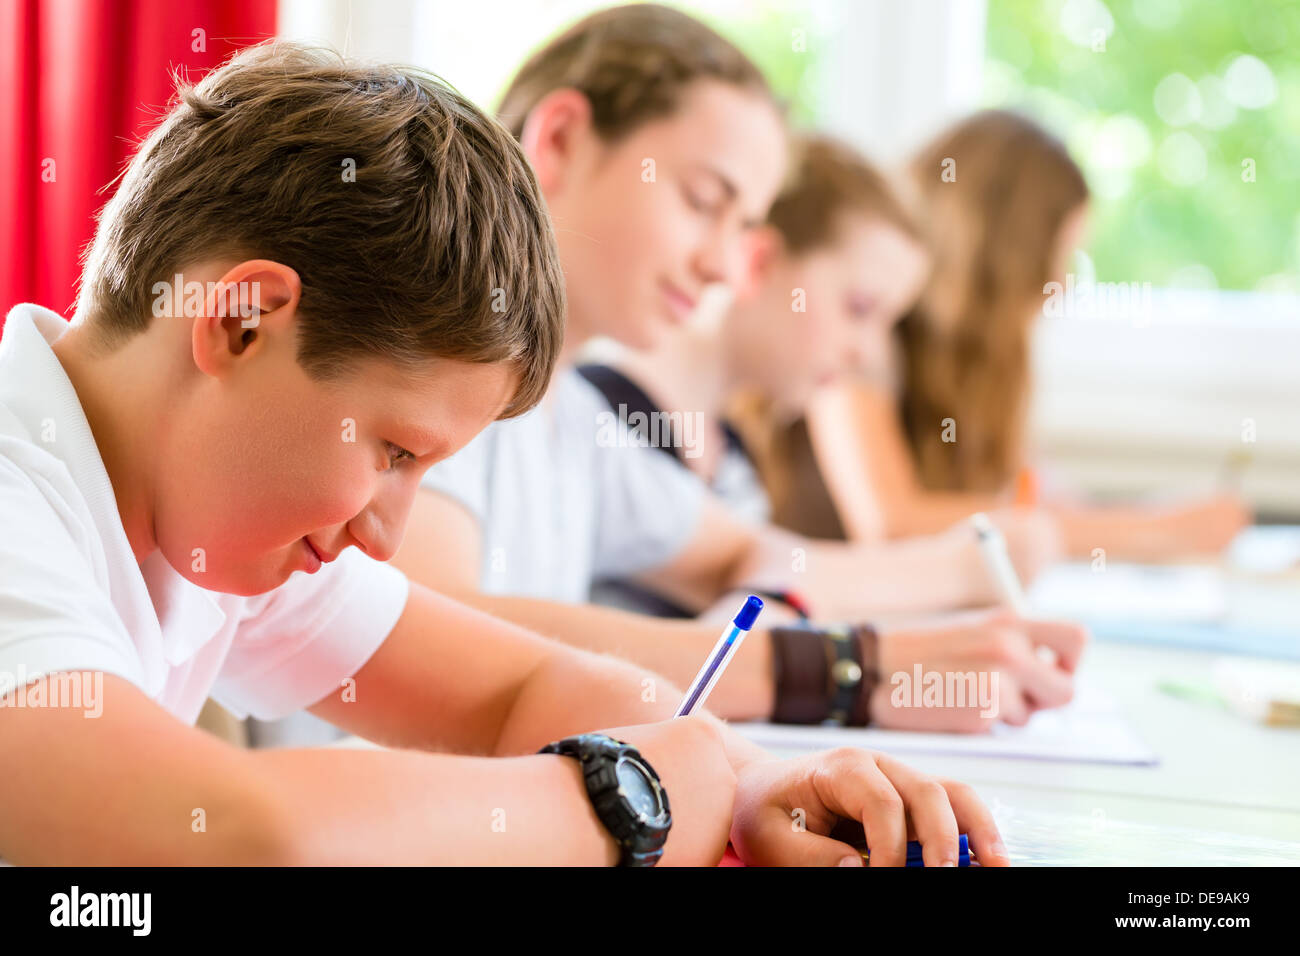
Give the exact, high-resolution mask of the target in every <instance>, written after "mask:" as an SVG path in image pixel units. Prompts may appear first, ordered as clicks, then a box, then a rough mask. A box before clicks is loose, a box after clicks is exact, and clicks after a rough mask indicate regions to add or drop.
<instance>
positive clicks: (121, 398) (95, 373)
mask: <svg viewBox="0 0 1300 956" xmlns="http://www.w3.org/2000/svg"><path fill="white" fill-rule="evenodd" d="M90 339H91V334H90V333H89V332H88V331H87V330H86V329H85V327H84V326H80V325H74V326H72V327H71V328H69V329H68V331H67V332H65V333H64V334H63V335H62V336H60V337H59V339H58V341H57V342H55V343H54V345H53V346H52V348H53V351H54V355H55V357H56V358H57V359H58V360H59V364H60V365H62V366H63V371H64V374H66V375H67V376H68V380H69V381H70V382H71V383H72V387H73V389H74V390H75V391H76V393H77V399H78V400H79V401H80V403H81V408H82V411H83V412H84V413H85V416H86V421H87V423H88V424H89V425H90V432H91V435H92V436H93V437H94V439H95V445H96V447H97V448H98V450H99V457H100V459H101V460H102V461H103V463H104V470H105V472H107V474H108V480H109V482H110V483H111V484H112V486H113V496H114V498H115V499H116V500H117V511H118V515H119V517H120V518H121V521H122V528H123V530H124V531H125V532H126V537H127V540H128V541H129V542H130V544H131V551H132V553H133V554H134V555H135V559H136V561H137V563H139V562H143V561H144V559H145V558H146V557H148V556H149V555H150V554H152V553H153V552H154V551H155V550H157V548H158V541H157V538H156V536H155V533H154V525H153V507H152V501H153V500H154V483H153V476H154V474H155V473H156V472H155V468H156V466H157V464H158V463H157V462H156V461H155V455H156V451H157V448H158V447H159V439H160V429H161V427H162V425H163V422H162V420H161V418H162V409H163V408H164V407H165V404H166V403H165V402H164V401H162V400H161V397H160V396H157V395H155V394H154V393H153V392H152V389H153V388H154V387H156V385H157V382H158V381H159V380H160V379H154V378H152V377H151V376H142V375H140V374H139V371H138V370H139V369H141V368H155V369H161V368H163V367H165V366H163V365H162V364H161V363H160V362H150V363H149V364H146V362H145V361H142V360H141V359H139V358H138V357H137V358H128V356H130V355H131V354H132V352H133V350H147V349H149V348H151V347H152V346H153V345H154V343H153V342H152V336H150V335H149V334H148V333H142V334H140V335H137V336H135V337H134V338H132V339H131V340H130V341H128V342H127V343H126V344H124V345H123V346H121V347H120V348H118V349H117V350H115V351H113V352H110V353H107V354H92V349H91V342H90ZM127 369H135V370H136V371H135V372H134V373H132V374H124V372H125V371H126V370H127Z"/></svg>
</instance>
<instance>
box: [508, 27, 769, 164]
mask: <svg viewBox="0 0 1300 956" xmlns="http://www.w3.org/2000/svg"><path fill="white" fill-rule="evenodd" d="M701 79H713V80H719V81H721V82H723V83H728V84H730V85H732V86H736V87H740V88H741V89H747V90H751V91H753V92H754V93H757V94H759V95H760V96H764V97H766V98H768V99H769V100H772V101H773V104H774V105H775V100H774V98H773V96H772V93H771V90H770V88H769V87H768V84H767V80H766V79H765V78H764V76H763V74H762V71H760V70H759V68H758V67H757V66H755V65H754V64H753V62H752V61H750V59H749V58H748V57H747V56H745V54H744V53H742V52H741V51H740V50H739V49H738V48H737V47H736V46H735V45H734V44H732V43H731V42H730V41H729V40H727V39H725V38H723V37H722V36H721V35H719V34H718V33H717V32H715V31H714V30H712V29H710V28H709V27H707V26H705V25H704V24H703V23H701V22H700V21H699V20H696V19H694V18H692V17H689V16H687V15H686V14H684V13H682V12H680V11H678V10H674V9H672V8H671V7H664V6H660V5H659V4H654V3H638V4H631V5H628V6H620V7H613V8H611V9H608V10H600V11H598V12H596V13H593V14H591V15H590V16H588V17H584V18H583V19H582V20H579V21H578V22H577V23H575V24H574V25H573V26H571V27H569V29H567V30H565V31H564V32H563V33H561V34H560V35H559V36H558V37H556V38H555V39H553V40H551V41H550V42H549V43H547V44H546V45H545V46H543V47H542V48H541V49H540V50H538V51H537V52H536V53H534V54H533V55H532V56H531V57H529V58H528V61H527V62H526V63H525V64H524V65H523V66H522V67H521V68H520V70H519V72H518V73H516V74H515V78H514V80H512V81H511V83H510V87H509V89H507V90H506V93H505V95H504V96H503V97H502V98H501V105H500V107H499V108H498V109H497V115H498V116H499V117H500V118H501V121H502V122H503V123H505V124H506V127H507V128H508V129H509V130H510V132H511V133H513V134H514V135H515V137H516V138H518V137H519V136H520V135H521V134H522V133H523V129H524V120H525V119H527V117H528V114H529V113H530V112H531V111H532V110H533V107H535V106H536V105H537V104H538V102H539V101H540V100H541V99H542V97H544V96H546V95H547V94H548V93H550V92H552V91H553V90H558V89H565V88H569V89H575V90H577V91H578V92H580V93H582V94H583V95H584V96H585V97H586V98H587V100H588V101H589V102H590V103H591V116H592V124H593V125H594V126H595V128H596V131H597V132H598V133H599V134H600V135H601V136H602V137H603V138H604V139H605V140H606V141H614V140H616V139H618V138H619V137H620V136H622V135H624V134H625V133H628V132H630V131H631V130H633V129H635V128H637V127H639V126H641V125H643V124H645V123H647V122H649V121H651V120H655V119H661V118H663V117H666V116H670V115H672V113H673V112H674V111H675V110H676V109H677V107H678V106H679V105H680V103H681V98H682V94H683V92H684V91H685V89H686V87H687V86H689V85H690V84H691V83H692V82H694V81H696V80H701Z"/></svg>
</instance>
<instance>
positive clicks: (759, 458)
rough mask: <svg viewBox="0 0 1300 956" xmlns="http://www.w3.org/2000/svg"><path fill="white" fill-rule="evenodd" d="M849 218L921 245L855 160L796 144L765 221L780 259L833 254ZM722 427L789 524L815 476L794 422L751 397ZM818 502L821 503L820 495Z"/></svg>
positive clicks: (878, 182) (840, 149) (891, 198)
mask: <svg viewBox="0 0 1300 956" xmlns="http://www.w3.org/2000/svg"><path fill="white" fill-rule="evenodd" d="M852 218H856V219H860V220H867V221H871V222H880V223H883V224H884V225H886V226H888V227H890V228H891V229H895V230H897V231H898V232H900V233H902V234H903V235H905V236H908V237H909V238H911V239H913V240H914V241H916V242H917V243H918V244H923V243H924V235H923V233H922V230H921V228H920V227H919V226H918V224H917V221H916V219H915V218H914V217H913V216H912V214H911V212H910V211H909V210H908V208H907V207H906V206H905V205H904V203H903V202H902V201H901V200H900V198H899V197H898V195H897V193H895V191H894V190H893V188H892V187H891V186H890V184H889V182H888V180H887V179H886V178H885V176H884V175H882V174H881V172H880V171H879V170H877V169H876V168H875V167H874V166H872V165H871V163H869V162H868V161H867V160H866V159H864V158H863V157H862V155H861V154H859V153H858V152H857V151H856V150H854V149H853V148H852V147H850V146H848V145H846V144H844V143H842V142H839V141H838V140H835V139H832V138H830V137H827V136H820V135H817V136H807V137H804V138H801V139H799V140H797V141H796V142H795V144H794V161H793V164H792V170H791V172H790V175H789V176H788V177H787V179H786V183H785V185H784V187H783V188H782V190H781V194H780V195H779V196H778V197H777V199H776V201H775V202H774V203H773V204H772V208H771V210H770V211H769V213H768V217H767V222H768V225H769V226H771V227H772V228H774V229H775V230H776V231H777V232H778V233H779V234H780V236H781V240H782V246H783V249H784V251H785V252H786V253H787V254H789V255H793V256H803V255H808V254H809V253H813V252H817V251H818V250H821V249H825V248H827V247H830V246H834V245H835V244H836V243H837V242H839V241H840V240H841V238H842V235H843V227H844V224H845V222H846V221H847V220H849V219H852ZM727 419H728V421H729V422H730V423H731V425H732V427H733V428H735V429H736V431H737V433H738V434H739V435H740V436H741V439H742V440H743V441H744V443H745V448H746V450H747V451H748V452H749V454H750V456H751V457H752V458H753V460H754V463H755V465H756V467H757V468H758V472H759V474H760V476H761V477H762V479H763V484H764V487H765V488H766V490H767V494H768V498H769V499H770V501H771V502H772V514H773V518H774V519H775V520H776V521H777V522H778V523H789V522H792V521H795V520H797V519H796V516H795V514H794V512H795V511H797V510H799V509H801V508H802V504H801V502H804V501H806V499H807V496H806V495H805V493H804V492H805V490H806V489H807V488H808V487H809V484H810V480H809V477H810V472H809V469H810V468H811V469H812V471H813V472H815V469H816V466H815V464H813V463H812V458H811V454H810V452H809V448H808V444H807V436H806V430H805V429H804V428H803V424H802V421H800V422H797V423H795V424H794V425H791V424H790V423H789V421H787V420H782V419H781V418H780V417H779V416H778V415H777V414H776V410H775V409H773V408H772V407H771V403H770V402H769V401H768V399H767V397H766V396H762V395H754V394H743V395H738V396H736V397H735V399H734V400H733V401H732V402H731V403H730V405H729V407H728V409H727ZM818 483H819V482H818ZM821 498H823V499H826V501H827V502H829V498H828V496H827V494H826V493H825V491H824V489H823V490H822V492H821ZM832 508H833V506H832Z"/></svg>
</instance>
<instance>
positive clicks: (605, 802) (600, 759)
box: [538, 734, 672, 866]
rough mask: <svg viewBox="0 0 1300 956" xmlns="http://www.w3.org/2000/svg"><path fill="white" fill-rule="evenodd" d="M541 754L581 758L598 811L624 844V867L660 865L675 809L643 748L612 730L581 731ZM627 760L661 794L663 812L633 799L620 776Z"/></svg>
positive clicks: (648, 785) (617, 840) (586, 782)
mask: <svg viewBox="0 0 1300 956" xmlns="http://www.w3.org/2000/svg"><path fill="white" fill-rule="evenodd" d="M538 753H543V754H560V755H562V756H565V757H573V758H575V759H576V760H578V762H579V763H580V765H581V766H582V779H583V783H584V784H585V786H586V788H587V797H588V798H589V799H590V800H591V805H592V807H593V809H594V810H595V811H596V816H597V818H598V819H599V820H600V822H601V824H602V825H603V826H604V827H605V829H606V830H607V831H608V832H609V834H610V836H611V837H613V838H614V842H615V843H617V844H618V846H619V851H620V858H619V865H620V866H654V865H655V864H656V863H658V862H659V858H660V857H661V856H663V852H664V843H665V842H666V841H667V839H668V831H669V829H670V828H671V827H672V813H671V811H670V809H669V806H668V794H667V792H666V791H665V790H664V788H663V785H662V784H661V783H660V782H659V775H658V774H657V773H655V771H654V768H653V767H651V766H650V764H649V763H647V762H646V760H645V758H644V757H642V756H641V753H640V751H638V750H637V749H636V748H635V747H633V746H632V745H631V744H628V743H624V742H623V741H621V740H615V739H614V738H613V737H610V736H608V735H607V734H579V735H578V736H576V737H566V738H564V739H563V740H557V741H555V742H554V743H550V744H547V745H546V746H545V747H543V748H542V749H541V750H539V751H538ZM621 763H631V764H633V765H634V769H635V772H636V773H637V774H638V776H640V777H641V778H643V779H644V781H645V784H646V786H647V787H649V788H650V789H651V790H652V791H653V792H654V793H655V795H656V797H657V800H658V803H659V805H660V807H661V812H660V813H658V814H657V815H655V816H653V817H651V816H649V815H647V814H646V813H644V812H641V811H639V810H638V809H637V808H636V807H635V806H634V805H633V804H632V802H631V801H630V800H629V799H628V797H627V795H626V793H625V792H624V790H623V788H622V783H621V781H620V779H619V765H620V764H621Z"/></svg>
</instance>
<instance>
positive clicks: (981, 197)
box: [796, 111, 1247, 560]
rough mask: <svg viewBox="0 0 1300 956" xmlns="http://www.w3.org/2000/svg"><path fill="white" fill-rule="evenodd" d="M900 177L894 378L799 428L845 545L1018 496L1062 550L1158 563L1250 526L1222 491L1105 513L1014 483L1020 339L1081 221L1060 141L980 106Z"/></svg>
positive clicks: (841, 398) (923, 527)
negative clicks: (922, 268)
mask: <svg viewBox="0 0 1300 956" xmlns="http://www.w3.org/2000/svg"><path fill="white" fill-rule="evenodd" d="M910 171H911V174H912V175H911V179H912V181H913V183H914V185H915V188H916V197H917V200H918V204H919V209H920V211H921V213H922V214H923V215H924V217H925V219H926V222H927V225H928V231H929V234H930V246H931V250H932V254H933V257H934V266H935V267H934V271H933V274H932V276H931V279H930V282H929V284H928V286H927V288H926V290H925V292H924V294H923V295H922V297H921V299H920V302H919V303H918V305H917V307H916V308H915V309H914V310H913V311H912V312H911V313H910V314H909V315H908V316H907V317H906V318H905V319H904V320H903V321H902V322H901V323H900V324H899V326H898V332H897V343H898V349H897V359H896V361H895V362H894V364H893V366H892V368H890V369H886V370H883V371H882V372H881V373H880V374H877V375H876V376H875V377H874V378H871V379H863V380H857V381H854V382H849V383H845V384H843V385H840V386H837V387H834V388H831V389H826V390H824V391H823V392H822V393H820V394H819V395H818V396H817V398H816V400H815V401H814V402H813V403H812V404H811V407H810V413H809V418H808V428H809V435H810V439H811V444H812V446H813V448H814V450H815V455H816V459H817V462H818V464H819V466H820V473H821V477H822V478H823V479H824V481H825V483H826V488H827V490H828V491H829V494H830V497H831V499H832V501H833V502H834V505H835V510H836V512H837V514H838V518H839V521H840V522H841V524H842V527H843V530H844V532H845V535H846V536H847V537H848V538H850V539H855V540H872V539H877V538H880V537H890V538H892V537H899V536H907V535H915V534H924V533H927V532H932V531H935V530H938V529H940V528H944V527H947V526H949V525H951V524H952V523H953V522H954V521H957V520H959V519H961V518H962V517H964V516H966V515H969V514H971V513H972V512H974V511H982V510H987V509H990V508H994V507H998V506H1000V505H1003V504H1009V503H1011V501H1012V499H1013V489H1017V486H1019V494H1018V495H1015V497H1017V498H1018V499H1019V501H1018V503H1019V504H1021V505H1025V506H1039V505H1041V507H1042V508H1043V509H1045V510H1046V511H1047V512H1048V513H1050V514H1051V515H1052V516H1053V517H1054V518H1055V519H1056V521H1057V523H1058V524H1059V527H1060V531H1061V535H1062V538H1063V541H1064V545H1065V548H1066V550H1067V551H1069V552H1070V553H1072V554H1076V555H1081V556H1087V555H1089V554H1092V553H1093V551H1094V549H1096V548H1103V549H1105V551H1106V553H1107V554H1108V555H1111V556H1121V557H1129V558H1133V559H1139V560H1142V559H1146V560H1160V559H1163V558H1167V557H1170V556H1173V555H1177V554H1182V553H1189V552H1192V553H1196V552H1207V551H1217V550H1220V549H1222V548H1223V547H1224V546H1226V545H1227V543H1228V542H1229V541H1230V540H1231V538H1232V536H1233V535H1234V534H1235V533H1236V532H1237V531H1238V530H1240V529H1241V527H1242V526H1243V525H1244V524H1245V522H1246V521H1247V516H1246V513H1245V510H1244V509H1243V507H1242V506H1241V504H1240V503H1239V502H1238V501H1237V500H1236V499H1234V498H1231V497H1227V496H1222V497H1214V498H1209V499H1204V500H1199V501H1196V502H1193V503H1190V504H1186V503H1185V504H1180V505H1177V506H1167V507H1159V508H1157V507H1115V506H1106V507H1102V506H1095V505H1087V504H1076V503H1068V502H1064V501H1057V502H1047V503H1043V502H1040V501H1038V500H1037V495H1036V493H1035V492H1034V491H1032V490H1029V489H1027V488H1026V487H1025V486H1026V485H1032V484H1033V481H1032V479H1031V478H1029V475H1032V472H1031V471H1029V465H1030V456H1029V453H1028V450H1027V448H1026V431H1027V428H1026V418H1027V412H1028V407H1029V401H1030V395H1031V381H1030V335H1031V332H1032V329H1033V325H1034V321H1035V319H1036V318H1037V316H1038V315H1039V313H1040V312H1041V311H1042V309H1043V306H1044V302H1045V296H1046V294H1047V292H1048V290H1050V289H1051V288H1052V286H1051V285H1050V284H1051V283H1053V282H1063V281H1064V279H1065V274H1066V272H1067V271H1068V263H1069V259H1070V256H1071V255H1072V254H1073V253H1074V250H1075V249H1076V248H1077V247H1078V246H1079V244H1080V240H1081V237H1082V234H1083V232H1084V229H1085V227H1086V222H1087V215H1088V188H1087V184H1086V183H1085V181H1084V177H1083V174H1082V172H1081V171H1080V170H1079V168H1078V166H1076V165H1075V163H1074V162H1073V160H1071V159H1070V157H1069V155H1068V153H1067V152H1066V150H1065V147H1064V145H1063V144H1061V143H1060V142H1059V141H1057V140H1056V139H1055V138H1054V137H1052V136H1051V135H1049V134H1048V133H1047V132H1045V131H1044V130H1043V129H1041V128H1040V127H1039V126H1037V125H1035V124H1034V123H1033V122H1031V121H1029V120H1028V119H1025V118H1023V117H1021V116H1018V115H1016V114H1014V113H1010V112H1003V111H985V112H981V113H977V114H975V115H973V116H971V117H969V118H967V119H966V120H964V121H962V122H961V123H959V124H957V125H956V126H955V127H953V128H952V129H950V130H948V131H947V132H945V133H943V134H942V135H940V136H939V137H938V138H936V139H935V140H934V141H933V142H931V143H930V144H929V145H928V146H926V147H925V148H924V149H922V150H921V152H920V153H919V154H918V155H917V156H916V158H915V159H914V160H913V162H912V164H911V168H910ZM804 490H805V492H806V493H808V494H811V493H812V492H811V490H810V489H804ZM796 524H797V522H796Z"/></svg>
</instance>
